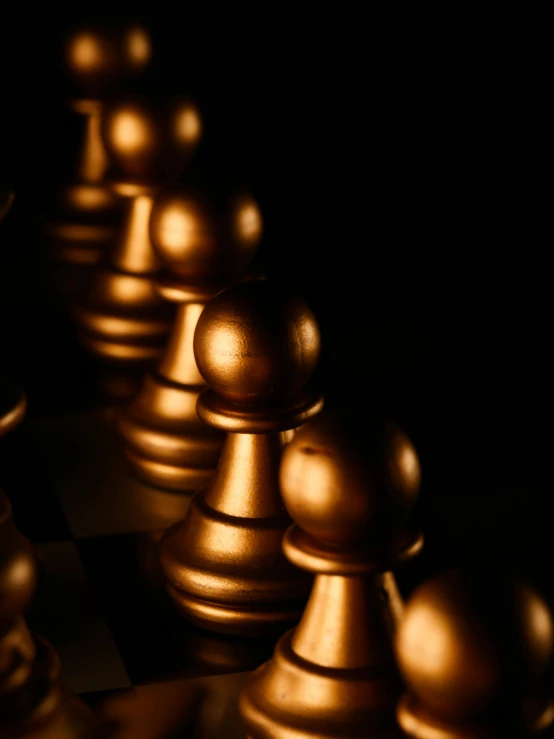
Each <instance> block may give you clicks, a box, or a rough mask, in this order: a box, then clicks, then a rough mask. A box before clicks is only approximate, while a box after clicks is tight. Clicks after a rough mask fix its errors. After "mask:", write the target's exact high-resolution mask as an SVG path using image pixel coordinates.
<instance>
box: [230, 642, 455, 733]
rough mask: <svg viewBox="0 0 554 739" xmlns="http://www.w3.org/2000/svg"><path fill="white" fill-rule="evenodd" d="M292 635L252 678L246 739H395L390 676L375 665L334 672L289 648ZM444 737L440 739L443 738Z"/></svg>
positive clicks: (245, 701)
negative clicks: (269, 737)
mask: <svg viewBox="0 0 554 739" xmlns="http://www.w3.org/2000/svg"><path fill="white" fill-rule="evenodd" d="M293 635H294V631H290V632H289V633H288V634H285V636H284V637H283V638H282V639H281V640H280V641H279V642H278V644H277V647H276V649H275V654H274V656H273V659H272V660H271V662H267V663H266V664H264V665H262V666H261V667H260V668H258V669H257V670H256V671H255V672H254V673H253V674H252V676H251V677H250V680H249V682H248V683H247V685H246V687H245V689H244V690H243V692H242V695H241V698H240V706H239V709H240V713H241V715H242V718H243V721H244V724H245V726H246V731H247V736H248V737H250V739H265V737H268V736H271V737H272V739H344V737H353V738H354V737H355V738H356V739H364V738H367V739H370V738H371V737H377V736H378V737H380V738H381V739H393V737H394V738H399V737H400V736H402V735H401V733H400V732H399V731H398V729H397V728H396V726H395V722H394V699H395V694H394V692H393V691H391V685H390V675H388V674H386V672H383V671H381V670H378V669H376V668H375V667H371V666H368V667H365V668H359V669H351V670H345V669H332V668H328V667H322V666H320V665H317V664H312V663H310V662H307V661H306V660H304V659H302V658H301V657H299V656H298V655H297V654H296V653H295V652H294V650H293V648H292V644H291V641H292V638H293ZM441 739H442V737H441Z"/></svg>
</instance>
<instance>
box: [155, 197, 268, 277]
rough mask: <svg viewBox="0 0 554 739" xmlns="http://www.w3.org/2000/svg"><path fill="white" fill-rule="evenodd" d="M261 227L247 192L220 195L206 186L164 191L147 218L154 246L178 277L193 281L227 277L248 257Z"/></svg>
mask: <svg viewBox="0 0 554 739" xmlns="http://www.w3.org/2000/svg"><path fill="white" fill-rule="evenodd" d="M261 233H262V216H261V213H260V209H259V208H258V205H257V203H256V201H255V200H254V199H253V198H252V197H251V196H250V195H248V194H246V193H230V194H228V195H227V196H226V197H224V198H223V201H222V200H221V199H217V200H216V199H214V198H213V197H210V196H209V194H208V193H207V191H206V190H205V189H203V190H200V189H198V188H194V189H193V188H188V189H184V188H183V189H180V190H174V191H172V192H166V193H164V194H162V195H161V196H160V197H159V198H158V199H157V200H156V202H155V204H154V208H153V210H152V216H151V218H150V235H151V238H152V243H153V244H154V248H155V249H156V251H157V252H158V254H159V256H160V257H161V259H162V260H163V261H164V262H165V264H166V265H167V266H168V268H169V269H170V270H171V272H172V273H173V274H174V275H175V276H176V277H178V279H179V280H181V281H184V282H186V283H187V284H192V285H205V284H221V283H222V282H228V281H230V280H231V279H232V278H233V277H235V276H236V275H238V274H240V272H242V270H243V269H244V268H245V267H246V266H247V264H248V263H249V262H250V260H251V259H252V257H253V256H254V253H255V251H256V248H257V246H258V243H259V241H260V237H261Z"/></svg>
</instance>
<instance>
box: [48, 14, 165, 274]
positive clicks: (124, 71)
mask: <svg viewBox="0 0 554 739" xmlns="http://www.w3.org/2000/svg"><path fill="white" fill-rule="evenodd" d="M150 56H151V46H150V39H149V37H148V34H147V33H146V31H145V30H144V29H143V28H140V27H138V26H133V25H130V26H128V27H119V28H117V27H115V26H114V27H112V28H110V29H108V28H102V27H100V26H96V27H95V26H91V27H89V28H80V29H76V30H75V31H73V32H72V33H71V34H70V35H69V36H68V37H67V39H66V43H65V46H64V55H63V62H64V66H65V69H66V71H67V73H68V76H69V77H70V79H71V81H72V83H73V87H74V88H75V89H76V90H77V93H76V94H75V95H74V96H73V98H72V99H71V100H70V103H69V107H70V109H71V111H72V112H73V113H74V114H75V115H77V116H78V117H79V119H80V124H81V130H82V132H83V133H82V140H81V143H80V150H79V153H78V163H77V166H76V170H75V172H74V175H73V181H72V182H70V183H68V184H66V185H65V186H63V187H62V188H61V190H60V191H59V192H58V198H57V200H58V202H57V204H56V210H57V217H56V219H55V220H54V221H53V222H50V223H48V224H47V225H46V227H45V231H46V234H47V236H48V237H49V240H50V250H51V253H52V255H53V257H54V258H55V259H56V260H57V261H59V262H60V263H62V264H67V265H73V267H75V268H78V267H82V268H87V267H90V265H93V264H96V263H97V262H98V261H99V259H100V258H101V256H102V253H103V252H104V251H105V250H106V249H107V248H108V247H109V246H110V245H111V244H113V241H114V239H115V235H116V232H117V226H118V223H119V217H120V207H119V201H118V198H117V197H116V196H115V194H114V193H113V192H112V190H111V188H110V187H109V185H108V183H107V182H106V180H105V175H106V172H107V169H108V155H107V153H106V150H105V147H104V144H103V142H102V138H101V134H100V126H101V117H102V107H103V97H104V94H105V90H106V87H107V86H108V85H109V84H110V83H113V82H114V81H115V80H120V79H123V78H125V77H129V76H131V75H133V74H135V73H137V72H139V71H141V70H142V69H144V67H145V66H146V65H147V63H148V62H149V59H150Z"/></svg>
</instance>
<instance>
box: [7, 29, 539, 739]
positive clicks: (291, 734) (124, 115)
mask: <svg viewBox="0 0 554 739" xmlns="http://www.w3.org/2000/svg"><path fill="white" fill-rule="evenodd" d="M110 49H111V50H112V52H111V55H110V54H108V51H109V50H110ZM149 49H150V45H149V43H148V41H147V36H146V34H145V33H144V32H139V30H138V29H132V31H129V29H127V31H125V32H120V33H119V34H114V33H112V34H107V35H102V34H101V33H100V32H99V31H95V32H93V31H87V32H79V33H78V34H76V35H75V36H74V37H72V38H71V39H70V42H69V44H68V60H69V62H70V64H69V66H70V68H71V69H72V70H73V72H74V73H76V74H77V76H78V77H79V76H80V78H81V79H82V81H83V85H84V86H88V91H89V93H90V91H91V90H96V91H98V90H99V89H100V88H101V85H100V81H101V80H103V79H104V78H105V77H106V75H108V73H109V74H112V73H114V70H116V68H117V69H119V67H118V66H117V65H118V64H119V65H121V64H122V61H121V60H127V61H128V62H129V60H131V61H132V62H133V64H132V65H131V66H133V65H135V66H136V65H137V64H138V66H140V65H141V64H142V63H145V62H146V60H147V58H148V55H149ZM137 60H139V61H140V64H139V61H137ZM116 62H117V64H116ZM129 64H130V62H129ZM106 69H108V72H106ZM73 108H74V110H76V111H77V112H78V114H79V115H82V116H84V123H85V125H84V130H85V133H86V136H85V138H84V142H83V155H82V158H81V165H80V168H79V172H78V175H79V176H78V178H77V179H76V180H75V181H74V182H72V183H69V184H68V185H67V186H66V187H65V188H64V189H63V191H62V192H61V194H60V201H59V202H60V203H61V205H62V206H63V207H60V209H59V211H57V212H56V213H55V214H54V216H53V217H52V219H51V220H50V221H49V223H48V224H47V227H46V233H47V236H48V241H49V246H50V250H51V253H52V255H53V256H55V258H56V260H57V262H58V263H59V264H60V265H63V266H64V267H66V268H67V269H68V271H69V272H71V273H72V279H71V280H70V281H69V282H66V283H65V284H66V286H67V285H69V287H68V289H67V293H66V297H67V299H68V305H70V307H71V315H72V316H73V318H74V320H75V324H76V326H77V328H78V332H79V336H80V337H81V339H82V342H83V344H84V346H85V347H87V348H88V349H89V350H90V352H91V354H92V355H93V356H95V357H96V358H97V359H98V361H102V362H106V363H107V364H109V365H112V366H114V367H116V368H128V367H130V368H132V369H133V370H138V371H139V374H140V376H141V381H140V386H139V387H138V388H137V389H133V392H132V397H130V398H129V399H127V402H126V403H125V404H124V405H122V407H121V408H120V409H119V411H118V422H117V423H118V428H119V431H120V435H121V439H122V447H123V449H124V451H125V454H126V456H127V458H128V460H129V462H130V466H131V469H132V471H133V472H134V474H135V475H137V476H138V477H140V478H141V479H143V480H145V481H147V482H148V483H150V484H151V485H153V486H158V487H160V488H164V489H170V490H173V491H175V492H176V493H179V494H183V495H186V494H190V493H194V496H193V497H192V500H191V504H190V508H189V510H188V512H187V514H186V516H185V518H184V519H183V520H182V521H180V522H178V523H176V524H175V525H173V526H171V527H170V528H169V529H168V530H167V531H166V532H165V534H164V535H163V537H162V539H161V542H160V546H159V560H160V564H161V568H162V570H163V573H164V576H165V579H166V585H167V591H168V593H169V596H170V597H171V598H172V599H173V601H174V603H175V605H176V608H177V610H178V612H179V613H180V614H181V615H182V616H183V618H185V619H188V620H190V621H192V622H193V623H195V624H197V625H199V626H201V627H202V628H204V629H207V630H212V631H215V632H219V633H225V634H232V635H240V636H247V637H251V638H253V639H255V638H256V637H258V636H265V635H268V634H273V633H279V632H282V631H283V629H284V628H286V627H287V626H291V627H293V626H294V624H298V625H297V626H296V628H292V630H289V631H287V632H286V633H285V635H284V636H283V637H282V638H281V639H280V640H279V641H278V643H277V646H276V649H275V652H274V656H273V658H272V659H271V660H270V661H269V662H268V663H266V664H265V665H263V666H262V667H260V668H259V669H257V670H256V671H255V672H254V673H253V674H252V676H251V678H250V680H249V681H248V683H247V684H246V686H245V688H244V690H243V692H242V695H241V699H240V713H241V716H242V720H243V722H244V725H245V731H246V733H247V735H248V737H250V739H267V738H268V737H272V739H273V738H274V739H304V738H305V739H308V737H318V738H320V739H323V738H325V739H327V738H328V739H332V738H333V737H337V738H338V737H342V738H344V739H345V738H346V737H352V738H353V737H374V736H375V737H394V736H413V737H423V738H424V739H434V738H435V737H451V738H452V739H455V738H457V739H462V738H463V739H476V738H477V737H483V736H485V737H487V736H490V737H495V739H499V737H506V736H516V735H517V736H525V735H531V734H533V733H538V732H540V731H542V730H548V727H549V726H550V725H551V723H552V721H553V720H554V712H553V708H552V703H551V700H550V697H549V695H548V691H547V689H546V683H545V674H546V670H547V667H548V665H549V661H550V657H551V652H552V648H553V638H554V630H553V624H552V618H551V615H550V613H549V610H548V608H547V606H546V605H545V603H544V601H543V600H542V599H541V597H540V596H539V595H538V594H536V593H535V592H534V591H533V590H532V589H531V588H529V587H528V586H527V585H525V584H524V583H521V582H519V581H517V580H515V579H511V578H507V577H501V576H499V575H494V574H491V573H479V572H475V571H466V570H460V571H456V572H448V573H443V574H440V575H438V576H437V577H435V578H433V579H431V580H430V581H428V582H426V583H424V584H423V585H421V586H420V587H419V588H417V589H416V590H415V592H414V593H413V594H412V596H411V597H410V599H409V601H408V603H407V604H404V603H403V601H402V598H401V595H400V593H399V590H398V587H397V585H396V581H395V578H394V575H393V572H392V570H393V568H394V567H396V566H397V565H399V564H400V563H402V562H405V561H407V560H410V559H411V558H413V557H415V556H416V555H417V554H418V552H419V551H420V550H421V548H422V546H423V537H422V534H421V532H420V531H419V529H418V527H417V526H416V525H415V523H414V521H413V516H412V509H413V506H414V504H415V501H416V498H417V495H418V492H419V487H420V466H419V460H418V457H417V454H416V452H415V450H414V448H413V445H412V444H411V442H410V440H409V439H408V437H407V436H406V435H405V433H404V432H403V431H402V430H401V429H399V428H398V427H397V426H395V425H394V424H392V423H388V422H387V423H381V422H378V421H377V420H376V419H367V420H366V422H365V428H364V435H363V443H362V441H361V438H360V436H359V435H357V434H356V433H354V432H353V431H351V430H350V426H349V422H348V420H347V419H346V418H345V417H344V413H339V412H338V410H337V409H334V411H333V409H331V410H326V411H323V396H322V393H321V392H320V389H318V388H317V387H315V386H314V383H313V375H314V372H315V369H316V366H317V363H318V359H319V355H320V333H319V328H318V325H317V322H316V319H315V316H314V315H313V313H312V311H311V310H310V308H309V307H308V306H307V305H306V304H305V303H304V301H303V300H302V299H301V298H300V297H298V296H297V295H295V294H291V293H290V292H289V291H287V290H285V289H284V288H283V286H282V285H280V284H277V283H276V282H275V281H272V280H271V277H269V278H267V277H266V276H261V275H257V276H255V277H252V276H251V275H248V272H247V270H248V266H249V264H250V263H251V260H252V258H253V257H254V254H255V252H256V248H257V246H258V244H259V241H260V237H261V232H262V217H261V214H260V210H259V208H258V206H257V204H256V202H255V201H254V199H253V198H252V197H251V196H250V195H249V194H248V193H245V192H243V191H230V192H227V193H223V194H221V193H220V194H219V195H218V196H217V197H215V198H214V197H213V192H212V190H211V189H210V188H204V189H203V188H201V187H198V186H186V185H185V186H183V185H181V186H179V187H176V186H175V184H174V182H172V178H174V177H175V176H176V175H177V173H178V172H179V171H180V170H181V169H182V167H183V166H184V164H185V163H186V161H187V160H188V159H189V158H190V156H191V154H192V151H193V149H194V147H195V145H196V143H197V142H198V141H199V138H200V134H201V131H202V123H201V118H200V113H199V111H198V110H197V108H196V106H195V105H194V104H193V103H192V102H191V101H190V100H188V99H186V98H181V97H178V98H172V99H171V100H167V101H165V102H163V101H162V102H160V101H159V100H158V101H156V102H153V101H151V100H147V99H142V98H139V97H137V96H135V95H134V96H133V97H132V98H130V97H128V96H123V97H122V98H121V99H112V100H110V101H109V103H104V102H103V101H102V100H101V98H100V96H97V97H91V96H90V94H89V95H88V96H87V97H83V98H82V99H80V100H77V101H75V102H74V103H73ZM108 165H109V167H108ZM108 171H110V173H111V174H110V178H109V179H107V178H106V174H107V172H108ZM122 202H123V203H124V206H123V212H121V211H120V208H121V203H122ZM120 218H121V220H120V221H119V220H118V219H120ZM83 273H86V280H84V279H81V278H82V275H83ZM175 306H176V308H175ZM14 397H15V396H14ZM22 407H23V405H22V402H21V398H19V400H18V405H17V408H16V406H15V405H14V408H12V409H10V410H9V413H8V412H7V414H6V419H7V420H6V421H4V422H0V428H2V430H3V431H5V432H7V431H8V430H9V428H10V427H12V426H14V425H15V424H16V423H17V421H18V420H19V419H20V418H21V415H22V412H21V409H22ZM17 409H19V410H18V411H17ZM15 411H17V412H15ZM10 413H11V415H10ZM291 519H292V521H293V522H294V523H292V525H291ZM0 525H1V527H2V529H1V533H2V536H1V539H0V573H1V574H0V726H1V727H2V730H3V734H2V736H6V737H11V736H41V737H58V739H63V738H64V737H80V736H87V735H93V734H92V732H94V731H98V729H95V728H94V718H93V717H92V716H91V715H90V713H89V712H88V711H87V710H86V709H85V707H84V706H82V705H80V704H79V701H78V700H77V699H76V698H75V696H70V695H69V694H68V692H67V691H64V690H63V689H62V688H61V685H60V680H59V665H58V664H57V661H56V658H55V655H54V653H53V651H52V649H51V647H49V645H47V644H46V642H44V641H43V640H41V639H40V637H35V636H34V635H31V634H29V632H28V630H27V627H26V626H25V623H24V620H23V615H24V612H25V609H26V607H27V605H28V602H29V600H30V598H31V596H32V593H33V590H34V585H35V579H36V571H35V567H34V565H33V558H32V556H31V554H30V550H29V547H28V543H27V542H25V541H24V540H23V538H22V537H21V536H20V535H19V534H18V533H17V532H16V530H15V528H14V524H13V521H12V518H11V513H10V506H9V503H8V501H7V499H6V498H5V497H4V496H2V498H1V499H0ZM60 727H62V728H60ZM104 728H105V727H104ZM33 732H34V733H33ZM40 732H42V733H40ZM514 732H515V733H514Z"/></svg>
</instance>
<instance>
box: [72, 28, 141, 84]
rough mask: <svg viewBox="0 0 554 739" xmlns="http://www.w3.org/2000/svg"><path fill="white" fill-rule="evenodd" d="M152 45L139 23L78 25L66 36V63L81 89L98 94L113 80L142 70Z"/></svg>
mask: <svg viewBox="0 0 554 739" xmlns="http://www.w3.org/2000/svg"><path fill="white" fill-rule="evenodd" d="M151 56H152V47H151V42H150V37H149V35H148V33H147V31H146V29H144V28H142V27H141V26H138V25H129V26H122V27H119V28H117V27H116V26H113V25H112V26H111V27H110V28H108V27H102V26H101V25H96V26H89V27H86V28H77V29H75V30H73V31H72V32H71V33H70V34H69V35H68V36H67V38H66V41H65V45H64V49H63V62H64V65H65V67H66V69H67V71H68V73H69V74H70V76H71V77H72V78H73V79H74V80H75V82H76V83H77V84H78V86H79V87H80V88H81V92H82V93H84V94H86V95H90V96H92V97H96V96H97V95H99V94H101V93H102V92H103V91H104V88H105V87H106V86H107V85H108V84H109V83H110V82H112V81H114V80H117V79H121V78H123V77H126V76H128V75H131V74H134V73H135V72H138V71H141V70H142V69H143V68H144V67H145V66H146V65H147V64H148V62H149V61H150V58H151Z"/></svg>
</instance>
